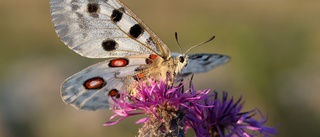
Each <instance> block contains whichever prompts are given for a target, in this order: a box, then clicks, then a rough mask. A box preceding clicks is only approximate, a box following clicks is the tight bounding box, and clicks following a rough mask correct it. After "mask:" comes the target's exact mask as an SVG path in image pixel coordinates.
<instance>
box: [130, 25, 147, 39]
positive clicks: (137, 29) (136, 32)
mask: <svg viewBox="0 0 320 137" xmlns="http://www.w3.org/2000/svg"><path fill="white" fill-rule="evenodd" d="M143 32H144V30H143V29H142V27H141V26H140V24H135V25H133V26H132V27H131V28H130V31H129V34H130V36H131V37H133V38H138V37H139V36H140V35H142V34H143Z"/></svg>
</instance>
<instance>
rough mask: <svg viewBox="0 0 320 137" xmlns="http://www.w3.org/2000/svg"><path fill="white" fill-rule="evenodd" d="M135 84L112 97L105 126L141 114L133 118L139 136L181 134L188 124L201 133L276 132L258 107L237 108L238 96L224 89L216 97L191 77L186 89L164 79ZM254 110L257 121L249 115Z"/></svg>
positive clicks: (215, 136) (226, 136)
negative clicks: (195, 84)
mask: <svg viewBox="0 0 320 137" xmlns="http://www.w3.org/2000/svg"><path fill="white" fill-rule="evenodd" d="M138 84H139V85H137V86H136V88H135V92H134V93H132V94H127V93H125V94H123V95H120V98H119V99H114V102H115V103H114V104H113V112H114V115H113V116H111V118H110V119H109V121H108V122H106V123H105V124H104V125H105V126H111V125H114V124H117V123H118V122H120V121H121V120H123V119H125V118H127V117H130V116H134V115H140V114H144V115H146V117H145V118H142V119H140V120H138V121H137V122H136V123H137V124H138V123H144V125H143V126H142V128H141V129H140V130H139V136H184V133H185V132H187V131H188V129H191V128H192V129H193V130H194V131H195V133H196V135H197V136H201V137H203V136H210V137H237V136H241V137H242V136H246V137H249V136H256V135H258V136H269V135H271V134H275V132H276V130H275V129H274V128H271V127H267V126H264V124H265V123H266V121H267V119H266V118H265V117H263V115H262V114H261V112H260V111H259V110H257V109H254V110H252V111H248V112H241V110H242V105H243V103H242V101H241V98H239V99H238V100H236V101H234V100H233V98H229V99H228V94H227V93H226V92H223V95H222V99H219V98H218V93H217V92H214V94H209V90H195V89H194V87H193V85H192V83H191V81H190V86H189V88H188V89H187V90H184V84H183V83H180V84H179V85H178V86H169V85H168V83H166V82H164V81H154V80H150V79H149V80H148V81H147V82H145V83H144V82H140V83H138ZM256 114H258V115H260V117H261V120H260V121H258V120H256V119H254V118H253V116H254V115H256Z"/></svg>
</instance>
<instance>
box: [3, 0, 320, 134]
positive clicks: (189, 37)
mask: <svg viewBox="0 0 320 137" xmlns="http://www.w3.org/2000/svg"><path fill="white" fill-rule="evenodd" d="M123 2H124V3H125V4H126V5H127V6H129V7H130V8H131V9H132V10H133V11H134V12H135V13H136V14H137V15H139V17H140V18H142V19H143V20H144V21H145V22H146V23H147V24H148V25H149V26H150V27H151V28H152V29H153V30H154V31H155V32H156V33H157V34H158V35H159V37H160V38H162V40H163V41H164V42H166V44H167V45H168V46H169V47H170V49H171V50H172V51H174V52H180V51H179V48H178V45H177V43H176V41H175V38H174V32H178V34H179V39H180V43H181V45H182V48H183V50H184V51H185V50H187V49H188V48H189V47H191V46H192V45H195V44H198V43H200V42H203V41H205V40H207V39H208V38H209V37H211V36H212V35H215V36H216V39H215V40H213V41H212V42H210V43H208V44H205V45H203V46H201V47H198V48H196V49H194V50H192V51H191V53H199V52H209V53H221V54H226V55H229V56H231V57H232V60H231V61H230V62H229V63H228V64H226V65H224V66H221V67H219V68H217V69H215V70H214V71H210V72H208V73H206V74H199V75H196V76H195V78H194V84H195V87H196V89H208V88H209V89H212V90H217V91H228V92H229V94H230V95H232V96H235V97H236V98H238V97H240V96H241V95H243V99H244V100H245V108H244V110H251V109H253V108H259V109H260V110H261V111H262V112H263V113H264V114H265V115H266V114H268V118H269V120H268V123H267V124H266V125H268V126H276V127H277V129H278V131H279V133H278V136H281V137H288V136H290V137H293V136H308V137H318V136H320V130H319V127H320V117H319V115H320V107H319V103H320V92H319V88H320V71H319V69H320V61H319V60H320V54H319V51H320V25H319V24H320V16H319V13H320V1H317V0H304V1H302V0H300V1H298V0H266V1H261V0H223V1H222V0H210V1H209V0H194V1H185V0H162V1H150V0H135V1H130V0H123ZM0 17H1V21H0V42H1V50H0V65H1V66H0V136H1V137H22V136H23V137H43V136H46V137H57V136H62V137H67V136H68V137H69V136H77V137H87V136H94V137H107V136H135V135H137V130H138V128H139V127H140V126H141V125H135V124H134V122H135V121H136V120H137V119H139V117H133V118H129V119H126V120H124V121H122V122H120V123H119V124H117V125H115V126H111V127H103V126H102V124H103V123H104V122H106V121H107V120H108V119H109V117H110V116H111V113H110V112H111V111H109V110H104V111H95V112H88V111H79V110H76V109H74V108H72V107H71V106H68V105H66V104H64V103H63V101H62V100H61V98H60V85H61V83H62V82H63V81H64V80H65V79H66V78H68V77H69V76H71V75H72V74H74V73H76V72H78V71H80V70H82V69H83V68H85V67H87V66H89V65H91V64H94V63H96V62H99V61H102V60H103V59H102V60H101V59H98V60H97V59H87V58H84V57H81V56H80V55H78V54H76V53H75V52H73V51H71V50H70V49H69V48H68V47H67V46H65V45H64V44H63V43H62V42H61V41H60V40H59V38H58V37H57V35H56V33H55V31H54V29H53V25H52V23H51V18H50V8H49V0H28V1H21V0H10V1H9V0H6V1H1V2H0ZM190 136H193V135H192V134H191V135H190Z"/></svg>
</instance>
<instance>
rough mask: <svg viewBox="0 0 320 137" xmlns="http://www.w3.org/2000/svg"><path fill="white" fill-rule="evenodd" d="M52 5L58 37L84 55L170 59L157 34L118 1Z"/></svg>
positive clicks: (55, 0) (54, 1)
mask: <svg viewBox="0 0 320 137" xmlns="http://www.w3.org/2000/svg"><path fill="white" fill-rule="evenodd" d="M50 5H51V15H52V20H53V23H54V26H55V29H56V32H57V34H58V35H59V37H60V38H61V40H62V41H63V42H64V43H65V44H66V45H68V47H69V48H70V49H72V50H74V51H75V52H77V53H79V54H80V55H82V56H85V57H90V58H109V57H121V56H132V55H139V54H157V55H159V56H161V57H163V58H168V57H169V56H170V51H169V49H168V47H167V46H166V45H165V44H164V43H163V42H162V41H161V40H160V39H159V38H158V37H157V36H156V35H155V34H154V32H152V30H151V29H150V28H149V27H148V26H147V25H146V24H145V23H143V22H142V21H141V19H139V18H138V17H137V16H136V15H135V14H134V13H133V12H132V11H130V10H129V9H128V8H127V7H126V6H125V5H124V4H123V3H121V2H119V1H117V0H51V1H50Z"/></svg>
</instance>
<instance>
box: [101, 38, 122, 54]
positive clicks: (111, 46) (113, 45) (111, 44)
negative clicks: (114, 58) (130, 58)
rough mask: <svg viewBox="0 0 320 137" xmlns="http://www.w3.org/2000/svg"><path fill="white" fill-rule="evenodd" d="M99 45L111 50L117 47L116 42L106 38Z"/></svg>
mask: <svg viewBox="0 0 320 137" xmlns="http://www.w3.org/2000/svg"><path fill="white" fill-rule="evenodd" d="M101 45H102V47H103V49H104V50H106V51H113V50H116V49H117V48H118V43H117V42H116V41H115V40H113V39H106V40H104V41H103V42H102V44H101Z"/></svg>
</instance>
